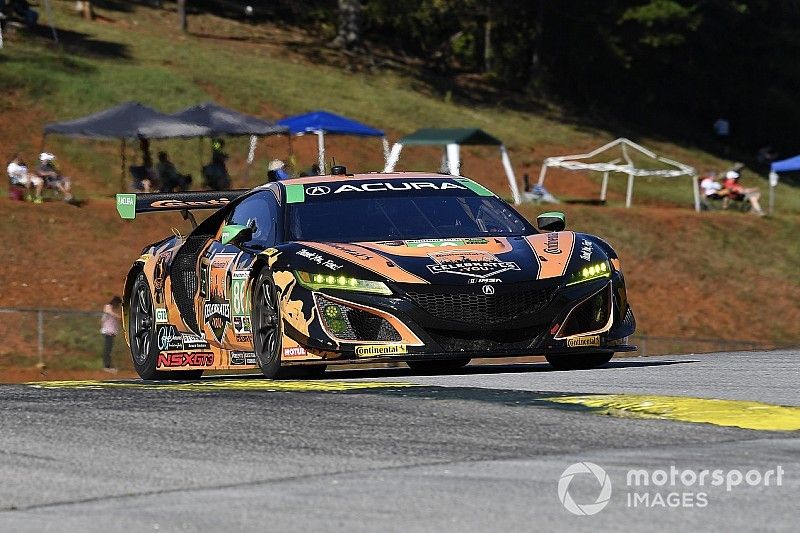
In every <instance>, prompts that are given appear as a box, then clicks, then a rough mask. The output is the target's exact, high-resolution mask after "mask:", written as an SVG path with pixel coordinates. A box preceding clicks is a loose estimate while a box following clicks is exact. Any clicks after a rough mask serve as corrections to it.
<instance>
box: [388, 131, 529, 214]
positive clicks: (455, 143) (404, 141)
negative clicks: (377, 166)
mask: <svg viewBox="0 0 800 533" xmlns="http://www.w3.org/2000/svg"><path fill="white" fill-rule="evenodd" d="M404 146H443V147H444V153H443V154H442V166H443V167H444V168H446V170H447V172H448V173H449V174H451V175H453V176H458V175H459V167H460V166H461V147H462V146H498V147H499V148H500V159H501V161H502V163H503V168H504V169H505V172H506V177H507V178H508V184H509V186H510V188H511V195H512V196H513V198H514V203H515V204H519V203H520V196H519V188H518V187H517V178H516V176H514V169H513V168H512V167H511V160H510V159H509V157H508V151H507V150H506V147H505V145H503V142H502V141H501V140H500V139H498V138H497V137H493V136H492V135H489V134H488V133H486V132H485V131H483V130H481V129H478V128H423V129H420V130H417V131H415V132H414V133H412V134H410V135H406V136H405V137H402V138H401V139H399V140H398V141H397V142H396V143H395V144H394V146H392V150H391V152H389V157H388V159H387V160H386V167H385V168H384V169H383V171H384V172H393V171H394V167H395V166H396V165H397V162H398V161H399V160H400V152H401V151H402V149H403V147H404Z"/></svg>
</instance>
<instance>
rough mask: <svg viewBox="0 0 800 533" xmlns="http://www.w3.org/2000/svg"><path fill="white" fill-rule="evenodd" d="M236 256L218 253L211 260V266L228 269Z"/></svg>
mask: <svg viewBox="0 0 800 533" xmlns="http://www.w3.org/2000/svg"><path fill="white" fill-rule="evenodd" d="M235 257H236V254H217V255H215V256H214V258H213V259H212V260H211V268H214V269H217V268H221V269H223V270H228V265H230V264H231V261H233V259H234V258H235Z"/></svg>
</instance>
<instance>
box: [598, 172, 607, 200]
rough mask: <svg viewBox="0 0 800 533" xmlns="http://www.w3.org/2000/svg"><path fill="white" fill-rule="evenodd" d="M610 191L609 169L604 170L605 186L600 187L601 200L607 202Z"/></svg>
mask: <svg viewBox="0 0 800 533" xmlns="http://www.w3.org/2000/svg"><path fill="white" fill-rule="evenodd" d="M607 192H608V171H606V172H603V186H602V187H601V188H600V201H601V202H603V203H605V202H606V193H607Z"/></svg>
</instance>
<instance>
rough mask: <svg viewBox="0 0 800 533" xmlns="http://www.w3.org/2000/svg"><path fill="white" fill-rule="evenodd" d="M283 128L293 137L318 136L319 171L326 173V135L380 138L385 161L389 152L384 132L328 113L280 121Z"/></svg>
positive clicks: (313, 113)
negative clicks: (310, 134)
mask: <svg viewBox="0 0 800 533" xmlns="http://www.w3.org/2000/svg"><path fill="white" fill-rule="evenodd" d="M278 124H279V125H281V126H286V127H288V128H289V133H290V134H291V135H305V134H307V133H313V134H315V135H316V136H317V148H318V152H319V171H320V172H321V173H324V172H325V135H326V134H328V135H352V136H356V137H380V138H381V139H382V142H383V155H384V160H385V159H386V155H387V154H388V152H389V143H388V142H387V140H386V136H385V135H384V133H383V131H381V130H379V129H375V128H373V127H371V126H367V125H366V124H362V123H361V122H358V121H356V120H353V119H351V118H347V117H343V116H341V115H337V114H335V113H330V112H328V111H312V112H311V113H305V114H303V115H295V116H293V117H286V118H284V119H282V120H279V121H278Z"/></svg>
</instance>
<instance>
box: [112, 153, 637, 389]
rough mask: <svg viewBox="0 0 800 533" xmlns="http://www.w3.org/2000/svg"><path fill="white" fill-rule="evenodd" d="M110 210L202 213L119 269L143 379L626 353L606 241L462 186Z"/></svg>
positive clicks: (382, 178)
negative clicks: (204, 213)
mask: <svg viewBox="0 0 800 533" xmlns="http://www.w3.org/2000/svg"><path fill="white" fill-rule="evenodd" d="M117 209H118V211H119V213H120V215H121V216H122V217H123V218H135V216H136V214H137V213H143V212H152V211H165V210H177V211H180V212H182V214H183V216H184V218H189V219H191V220H192V222H193V223H194V217H193V216H192V214H191V211H192V210H194V209H215V210H216V212H214V213H213V214H211V215H210V216H209V217H208V218H207V219H205V220H204V221H203V222H202V223H200V224H199V225H197V226H196V227H195V228H194V230H193V231H192V232H191V233H189V234H188V235H175V236H170V237H168V238H166V239H164V240H163V241H160V242H157V243H154V244H152V245H149V246H147V247H146V248H145V249H144V250H143V251H142V255H141V257H140V258H139V259H137V260H136V262H135V263H134V264H133V267H132V268H131V270H130V272H129V273H128V276H127V280H126V282H125V293H124V294H125V295H124V323H125V327H126V332H127V339H128V342H129V344H130V347H131V353H132V356H133V362H134V365H135V367H136V370H137V372H138V373H139V375H140V376H141V377H142V378H145V379H180V378H196V377H199V376H200V375H201V374H202V372H203V371H204V370H218V369H248V368H249V369H260V370H261V372H263V374H264V375H265V376H267V377H269V378H272V377H275V376H276V375H277V374H278V372H279V370H280V369H281V367H287V366H290V365H294V366H298V367H301V372H302V373H305V374H306V375H308V376H314V375H319V374H320V373H321V372H323V371H324V369H325V367H326V366H327V365H331V364H353V363H375V362H386V361H403V362H406V363H408V365H409V366H411V367H412V368H414V369H419V370H422V371H448V370H453V369H457V368H459V367H461V366H464V365H466V364H467V363H468V362H469V361H470V359H472V358H476V357H482V358H485V357H513V356H525V355H534V354H543V355H544V356H545V357H546V358H547V360H548V361H549V362H550V363H551V364H552V365H553V366H555V367H557V368H564V369H572V368H590V367H594V366H597V365H602V364H604V363H606V362H608V361H609V360H610V359H611V357H612V355H613V354H614V352H623V351H631V350H633V349H635V347H633V346H629V345H628V344H627V338H628V336H629V335H631V334H632V333H633V332H634V329H635V321H634V318H633V313H632V311H631V308H630V306H629V305H628V299H627V296H626V293H625V282H624V279H623V275H622V270H621V268H620V261H619V258H618V257H617V254H616V253H614V250H613V249H612V248H611V246H609V245H608V244H607V243H606V242H604V241H603V240H601V239H599V238H597V237H594V236H591V235H586V234H581V233H575V232H572V231H563V230H564V225H565V220H564V215H563V214H561V213H545V214H542V215H540V216H539V217H538V219H537V222H538V227H539V230H537V229H536V228H534V227H533V226H532V225H531V224H530V223H529V222H528V221H526V220H525V218H524V217H523V216H521V215H520V214H519V213H517V212H516V211H515V210H514V209H513V208H512V207H511V206H509V205H508V204H507V203H505V202H504V201H502V200H501V199H499V198H498V197H497V196H496V195H495V194H493V193H492V192H491V191H489V190H488V189H486V188H484V187H483V186H481V185H479V184H478V183H476V182H474V181H472V180H470V179H467V178H462V177H454V176H443V175H432V174H429V173H392V174H377V173H372V174H355V175H353V174H347V173H346V170H345V169H344V168H343V167H334V171H333V175H330V176H313V177H306V178H297V179H289V180H285V181H280V182H277V183H270V184H267V185H264V186H261V187H257V188H255V189H252V190H249V191H227V192H194V193H179V194H138V195H137V194H120V195H118V196H117Z"/></svg>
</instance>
